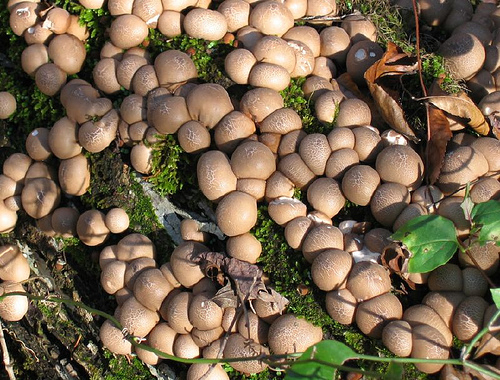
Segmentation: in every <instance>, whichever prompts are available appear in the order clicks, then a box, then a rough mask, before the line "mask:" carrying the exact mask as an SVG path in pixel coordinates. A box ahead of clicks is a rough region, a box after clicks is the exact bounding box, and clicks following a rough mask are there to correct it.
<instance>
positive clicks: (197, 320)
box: [188, 294, 223, 331]
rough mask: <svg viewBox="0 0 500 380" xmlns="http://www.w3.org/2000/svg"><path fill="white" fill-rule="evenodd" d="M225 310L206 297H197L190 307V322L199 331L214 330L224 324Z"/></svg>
mask: <svg viewBox="0 0 500 380" xmlns="http://www.w3.org/2000/svg"><path fill="white" fill-rule="evenodd" d="M222 315H223V310H222V309H221V308H220V307H219V306H218V305H217V304H216V303H215V302H213V301H211V300H210V299H209V298H208V297H207V296H206V295H204V294H198V295H196V296H195V297H194V298H193V299H192V301H191V303H190V305H189V311H188V316H189V321H190V322H191V324H192V325H193V326H194V327H195V328H197V329H198V330H202V331H205V330H212V329H215V328H217V327H220V326H221V324H222Z"/></svg>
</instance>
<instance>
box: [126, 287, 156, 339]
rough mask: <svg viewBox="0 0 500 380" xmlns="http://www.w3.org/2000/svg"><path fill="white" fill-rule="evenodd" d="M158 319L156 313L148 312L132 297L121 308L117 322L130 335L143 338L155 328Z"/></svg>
mask: <svg viewBox="0 0 500 380" xmlns="http://www.w3.org/2000/svg"><path fill="white" fill-rule="evenodd" d="M159 319H160V317H159V315H158V313H157V312H156V311H152V310H149V309H148V308H147V307H145V306H143V305H142V304H141V303H140V302H139V301H138V300H137V299H136V298H135V297H133V296H132V297H130V298H129V299H128V300H126V301H125V302H124V303H123V305H122V306H121V310H120V318H119V320H120V323H121V325H122V326H123V328H126V329H127V330H128V331H129V332H130V334H133V335H136V336H140V337H145V336H146V335H148V334H149V332H150V331H151V330H152V329H153V328H154V327H155V326H156V324H157V323H158V321H159Z"/></svg>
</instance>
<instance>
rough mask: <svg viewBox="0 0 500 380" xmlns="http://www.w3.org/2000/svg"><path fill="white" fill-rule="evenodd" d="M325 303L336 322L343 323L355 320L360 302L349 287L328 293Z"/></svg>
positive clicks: (346, 323)
mask: <svg viewBox="0 0 500 380" xmlns="http://www.w3.org/2000/svg"><path fill="white" fill-rule="evenodd" d="M325 303H326V310H327V312H328V315H330V317H332V318H333V319H334V320H335V321H336V322H338V323H341V324H343V325H350V324H351V323H353V322H354V316H355V312H356V307H357V304H358V302H357V301H356V298H355V297H354V296H353V295H352V293H351V292H350V291H349V290H348V289H337V290H332V291H330V292H328V293H326V299H325Z"/></svg>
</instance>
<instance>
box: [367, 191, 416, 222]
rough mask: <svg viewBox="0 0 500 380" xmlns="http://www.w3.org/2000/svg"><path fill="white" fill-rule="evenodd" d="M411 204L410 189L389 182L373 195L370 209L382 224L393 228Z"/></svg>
mask: <svg viewBox="0 0 500 380" xmlns="http://www.w3.org/2000/svg"><path fill="white" fill-rule="evenodd" d="M409 204H410V193H409V192H408V188H407V187H406V186H404V185H401V184H400V183H393V182H387V183H384V184H382V185H380V186H379V187H378V188H377V190H375V193H373V197H372V199H371V201H370V209H371V211H372V214H373V216H374V217H375V219H376V220H377V221H378V222H379V223H380V224H382V225H383V226H385V227H391V226H392V225H393V224H394V222H395V221H396V219H397V217H398V216H399V214H401V212H402V211H403V210H404V209H405V207H406V206H408V205H409Z"/></svg>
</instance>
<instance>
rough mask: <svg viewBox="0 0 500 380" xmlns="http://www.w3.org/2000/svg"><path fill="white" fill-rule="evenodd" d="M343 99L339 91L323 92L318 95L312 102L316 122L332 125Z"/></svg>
mask: <svg viewBox="0 0 500 380" xmlns="http://www.w3.org/2000/svg"><path fill="white" fill-rule="evenodd" d="M344 97H345V96H344V94H343V93H342V92H341V91H339V90H333V91H325V92H322V93H321V94H320V95H318V97H317V98H316V99H315V102H314V110H315V112H316V117H317V118H318V120H319V121H320V122H321V123H323V124H327V125H328V124H331V123H333V121H334V119H335V115H336V114H337V113H338V110H339V104H340V102H341V101H342V100H343V99H344Z"/></svg>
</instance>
